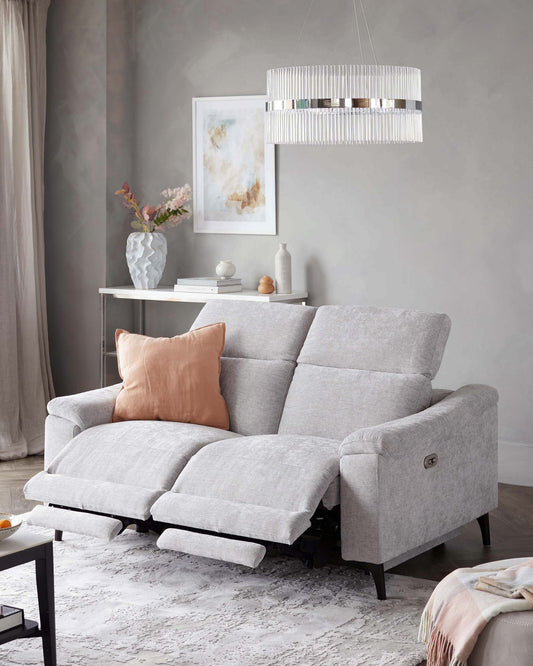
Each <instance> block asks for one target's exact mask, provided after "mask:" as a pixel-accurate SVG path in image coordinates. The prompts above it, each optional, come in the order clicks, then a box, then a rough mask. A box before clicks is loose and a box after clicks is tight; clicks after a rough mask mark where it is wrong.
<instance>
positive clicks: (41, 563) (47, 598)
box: [0, 526, 57, 666]
mask: <svg viewBox="0 0 533 666" xmlns="http://www.w3.org/2000/svg"><path fill="white" fill-rule="evenodd" d="M52 544H53V541H52V540H51V539H48V538H45V537H42V536H38V535H36V534H32V533H31V532H30V531H29V530H28V531H27V530H26V529H25V527H24V526H22V527H21V528H20V530H19V531H18V532H17V533H16V534H14V535H13V536H12V537H9V538H8V539H5V540H4V541H0V571H4V570H5V569H11V567H16V566H18V565H19V564H25V563H26V562H33V561H34V562H35V577H36V581H37V597H38V600H39V616H40V622H41V626H40V627H39V625H38V624H37V622H35V621H34V620H25V622H24V625H23V626H20V627H13V629H8V630H7V631H3V632H1V633H0V645H2V644H3V643H8V642H9V641H14V640H16V639H18V638H34V637H36V636H40V637H41V638H42V642H43V656H44V663H45V666H57V660H56V629H55V604H54V551H53V546H52ZM0 580H1V579H0ZM1 661H2V659H1V657H0V663H1Z"/></svg>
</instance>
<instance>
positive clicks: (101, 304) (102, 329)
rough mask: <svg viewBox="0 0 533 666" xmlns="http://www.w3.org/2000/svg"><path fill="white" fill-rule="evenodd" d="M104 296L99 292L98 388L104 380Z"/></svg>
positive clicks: (102, 384)
mask: <svg viewBox="0 0 533 666" xmlns="http://www.w3.org/2000/svg"><path fill="white" fill-rule="evenodd" d="M105 299H106V296H105V294H100V388H104V386H105V382H106V370H107V368H106V365H107V364H106V351H107V350H106V308H105V306H106V302H105Z"/></svg>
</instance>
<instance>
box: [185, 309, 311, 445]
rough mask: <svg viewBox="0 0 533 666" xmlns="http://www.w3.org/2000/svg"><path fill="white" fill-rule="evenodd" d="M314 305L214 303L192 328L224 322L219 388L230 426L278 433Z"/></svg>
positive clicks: (249, 432)
mask: <svg viewBox="0 0 533 666" xmlns="http://www.w3.org/2000/svg"><path fill="white" fill-rule="evenodd" d="M314 315H315V308H311V307H307V306H306V307H302V306H295V305H286V304H282V303H255V302H242V301H241V302H240V301H230V300H227V301H210V302H208V303H207V304H206V305H205V307H204V308H203V309H202V311H201V312H200V314H199V315H198V317H197V318H196V320H195V322H194V323H193V325H192V327H191V330H192V329H196V328H200V327H202V326H206V325H207V324H213V323H216V322H224V323H225V324H226V345H225V347H224V352H223V357H222V371H221V375H220V387H221V391H222V395H223V396H224V399H225V400H226V404H227V407H228V412H229V419H230V430H232V431H233V432H237V433H239V434H241V435H264V434H273V433H276V432H277V431H278V426H279V421H280V418H281V412H282V410H283V405H284V403H285V398H286V396H287V391H288V389H289V385H290V383H291V379H292V376H293V373H294V368H295V366H296V359H297V358H298V354H299V353H300V350H301V348H302V344H303V342H304V340H305V337H306V335H307V332H308V330H309V327H310V325H311V322H312V321H313V317H314Z"/></svg>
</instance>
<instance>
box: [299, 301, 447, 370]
mask: <svg viewBox="0 0 533 666" xmlns="http://www.w3.org/2000/svg"><path fill="white" fill-rule="evenodd" d="M450 325H451V322H450V318H449V317H448V316H447V315H445V314H436V313H432V312H417V311H410V310H400V309H396V308H377V307H360V306H351V305H324V306H322V307H320V308H318V310H317V313H316V315H315V318H314V321H313V323H312V325H311V328H310V329H309V333H308V334H307V338H306V340H305V343H304V345H303V347H302V351H301V352H300V355H299V357H298V363H308V364H312V365H322V366H330V367H336V368H353V369H358V370H375V371H379V372H396V373H402V374H421V375H425V376H426V377H429V378H433V377H434V376H435V375H436V374H437V371H438V369H439V367H440V363H441V360H442V355H443V353H444V347H445V346H446V341H447V339H448V334H449V332H450Z"/></svg>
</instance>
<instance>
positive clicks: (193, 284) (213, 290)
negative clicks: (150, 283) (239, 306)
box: [174, 277, 242, 294]
mask: <svg viewBox="0 0 533 666" xmlns="http://www.w3.org/2000/svg"><path fill="white" fill-rule="evenodd" d="M241 290H242V281H241V278H218V277H193V278H178V281H177V282H176V284H175V285H174V291H189V292H190V291H193V292H200V293H203V294H229V293H232V292H234V291H241Z"/></svg>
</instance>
